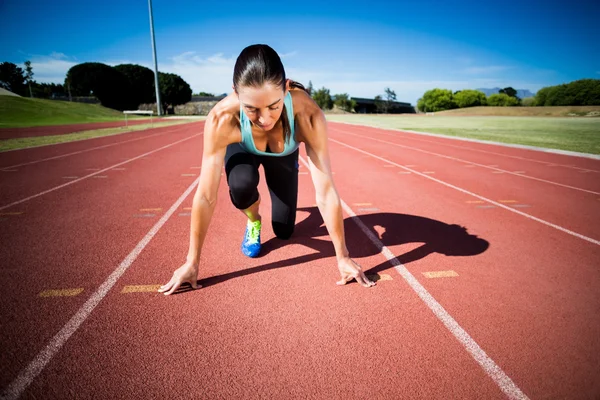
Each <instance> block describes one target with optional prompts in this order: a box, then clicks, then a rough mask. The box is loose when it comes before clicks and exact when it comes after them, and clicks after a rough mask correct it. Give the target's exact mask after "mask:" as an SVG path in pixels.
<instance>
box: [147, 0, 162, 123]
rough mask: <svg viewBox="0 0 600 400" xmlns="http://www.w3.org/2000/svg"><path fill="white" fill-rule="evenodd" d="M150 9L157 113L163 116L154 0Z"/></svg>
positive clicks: (149, 3)
mask: <svg viewBox="0 0 600 400" xmlns="http://www.w3.org/2000/svg"><path fill="white" fill-rule="evenodd" d="M148 9H149V10H150V36H151V37H152V58H153V59H154V87H155V88H156V113H157V114H158V115H159V116H161V115H162V112H161V108H160V88H159V87H158V65H157V63H156V43H155V41H154V18H152V0H148Z"/></svg>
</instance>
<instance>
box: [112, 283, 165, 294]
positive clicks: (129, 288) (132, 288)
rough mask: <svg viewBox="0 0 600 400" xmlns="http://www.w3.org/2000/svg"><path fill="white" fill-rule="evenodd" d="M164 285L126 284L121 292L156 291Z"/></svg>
mask: <svg viewBox="0 0 600 400" xmlns="http://www.w3.org/2000/svg"><path fill="white" fill-rule="evenodd" d="M161 286H162V285H128V286H124V287H123V289H122V290H121V293H141V292H155V293H156V291H157V290H158V288H160V287H161Z"/></svg>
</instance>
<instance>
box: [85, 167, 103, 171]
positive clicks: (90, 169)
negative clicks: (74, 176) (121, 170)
mask: <svg viewBox="0 0 600 400" xmlns="http://www.w3.org/2000/svg"><path fill="white" fill-rule="evenodd" d="M85 170H86V171H100V168H86V169H85Z"/></svg>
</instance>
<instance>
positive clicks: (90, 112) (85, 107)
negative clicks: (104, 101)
mask: <svg viewBox="0 0 600 400" xmlns="http://www.w3.org/2000/svg"><path fill="white" fill-rule="evenodd" d="M127 118H128V119H146V118H148V119H149V117H148V116H147V115H129V116H128V117H127ZM109 121H125V115H124V114H123V113H122V112H121V111H117V110H113V109H110V108H106V107H102V106H101V105H99V104H86V103H77V102H69V101H60V100H45V99H31V98H27V97H15V96H0V128H25V127H32V126H49V125H67V124H84V123H88V122H109Z"/></svg>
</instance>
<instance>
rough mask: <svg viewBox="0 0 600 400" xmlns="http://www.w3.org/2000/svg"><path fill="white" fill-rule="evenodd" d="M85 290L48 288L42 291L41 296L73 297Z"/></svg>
mask: <svg viewBox="0 0 600 400" xmlns="http://www.w3.org/2000/svg"><path fill="white" fill-rule="evenodd" d="M82 292H83V288H77V289H48V290H44V291H42V292H40V294H39V295H38V296H39V297H73V296H77V295H78V294H80V293H82Z"/></svg>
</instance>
